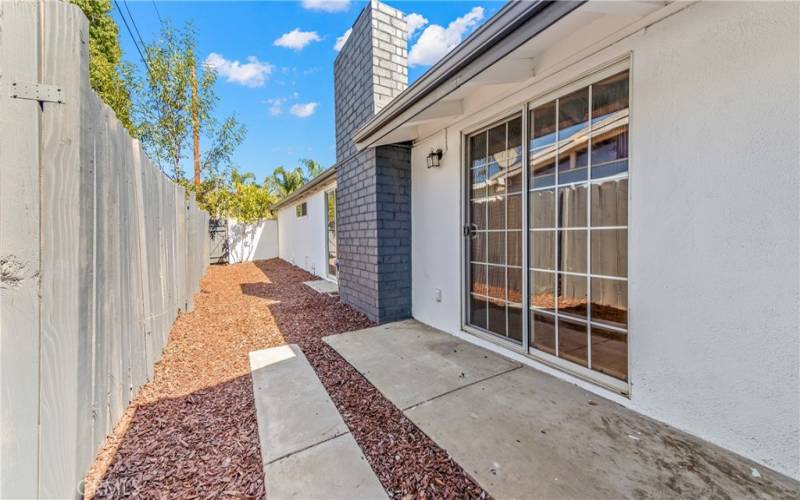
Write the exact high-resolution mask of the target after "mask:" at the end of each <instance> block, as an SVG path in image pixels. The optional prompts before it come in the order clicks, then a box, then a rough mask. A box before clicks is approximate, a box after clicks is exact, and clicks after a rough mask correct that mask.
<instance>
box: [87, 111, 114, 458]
mask: <svg viewBox="0 0 800 500" xmlns="http://www.w3.org/2000/svg"><path fill="white" fill-rule="evenodd" d="M110 119H111V110H110V109H109V108H108V107H107V106H106V105H104V104H102V103H98V115H97V123H98V125H99V127H98V130H97V132H96V134H95V137H94V139H95V157H96V158H97V167H96V169H95V204H94V209H95V235H94V239H95V242H96V246H95V277H96V281H95V291H94V294H95V299H94V302H95V340H94V394H93V401H92V407H93V408H94V411H95V418H94V442H95V447H97V446H99V445H100V444H101V443H102V442H103V439H104V438H105V436H106V435H107V434H108V433H109V431H110V427H111V415H110V413H109V392H110V382H111V379H110V369H111V367H110V360H109V356H110V346H109V338H110V337H111V336H113V335H114V330H113V328H112V317H111V314H112V313H111V296H110V295H111V293H112V292H111V291H112V286H113V282H112V280H111V278H112V275H113V270H112V268H111V267H110V266H109V262H110V256H111V254H112V249H111V238H110V233H111V232H112V231H114V228H113V227H112V226H111V225H110V224H109V222H110V219H111V218H110V216H111V214H112V213H113V212H112V208H111V207H110V204H112V203H114V197H113V196H112V195H111V192H112V190H111V171H110V169H109V163H110V161H109V158H110V145H109V137H108V128H109V121H110Z"/></svg>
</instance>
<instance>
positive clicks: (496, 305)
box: [486, 300, 506, 336]
mask: <svg viewBox="0 0 800 500" xmlns="http://www.w3.org/2000/svg"><path fill="white" fill-rule="evenodd" d="M488 304H489V324H488V325H487V327H486V329H487V330H489V331H492V332H494V333H497V334H500V335H503V336H505V334H506V305H505V302H502V301H494V300H489V302H488Z"/></svg>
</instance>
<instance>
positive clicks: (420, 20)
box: [406, 12, 428, 40]
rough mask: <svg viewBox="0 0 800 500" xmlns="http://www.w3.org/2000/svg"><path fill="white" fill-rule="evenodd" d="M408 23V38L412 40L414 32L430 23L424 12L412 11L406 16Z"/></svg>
mask: <svg viewBox="0 0 800 500" xmlns="http://www.w3.org/2000/svg"><path fill="white" fill-rule="evenodd" d="M406 24H407V25H408V29H407V30H406V31H407V33H408V39H409V40H411V37H412V36H414V33H416V32H417V30H418V29H420V28H422V27H423V26H425V25H426V24H428V20H427V19H425V18H424V17H423V16H422V14H417V13H416V12H412V13H411V14H409V15H407V16H406Z"/></svg>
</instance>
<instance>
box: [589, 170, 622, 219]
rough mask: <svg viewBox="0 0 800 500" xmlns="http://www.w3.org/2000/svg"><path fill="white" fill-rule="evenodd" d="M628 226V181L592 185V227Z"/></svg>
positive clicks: (618, 180) (612, 181)
mask: <svg viewBox="0 0 800 500" xmlns="http://www.w3.org/2000/svg"><path fill="white" fill-rule="evenodd" d="M627 225H628V179H615V180H607V181H603V182H600V183H597V184H592V226H627Z"/></svg>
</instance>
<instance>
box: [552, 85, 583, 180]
mask: <svg viewBox="0 0 800 500" xmlns="http://www.w3.org/2000/svg"><path fill="white" fill-rule="evenodd" d="M588 132H589V87H586V88H583V89H580V90H576V91H575V92H573V93H571V94H568V95H566V96H564V97H562V98H561V99H559V102H558V142H559V145H558V182H559V184H565V183H569V182H576V181H580V180H586V178H587V168H586V167H587V166H588V159H589V158H588V154H587V153H588V151H587V144H586V141H587V137H588Z"/></svg>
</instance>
